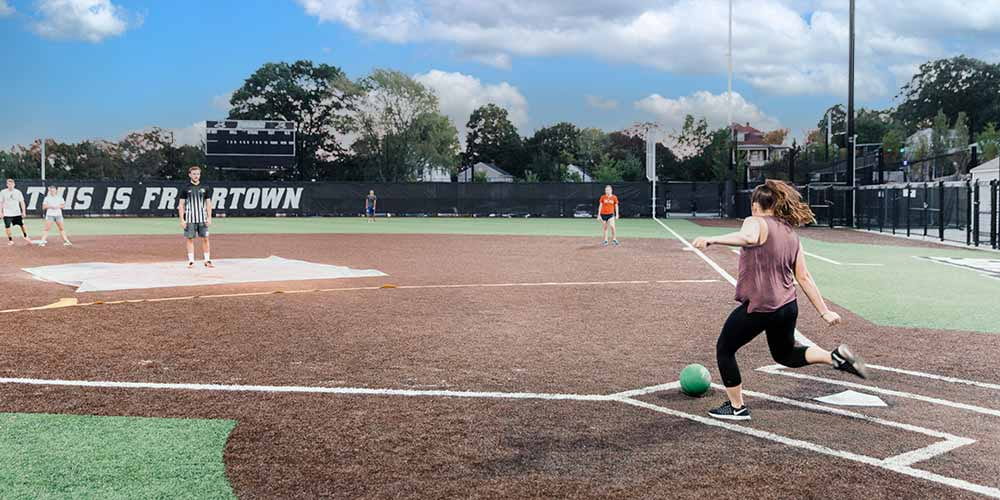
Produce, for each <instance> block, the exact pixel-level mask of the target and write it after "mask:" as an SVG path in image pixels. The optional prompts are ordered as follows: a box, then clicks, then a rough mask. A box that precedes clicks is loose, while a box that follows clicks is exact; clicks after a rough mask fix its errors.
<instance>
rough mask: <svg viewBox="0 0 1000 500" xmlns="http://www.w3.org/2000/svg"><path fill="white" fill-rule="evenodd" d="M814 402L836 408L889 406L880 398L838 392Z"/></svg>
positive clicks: (857, 393) (852, 392)
mask: <svg viewBox="0 0 1000 500" xmlns="http://www.w3.org/2000/svg"><path fill="white" fill-rule="evenodd" d="M814 399H815V400H816V401H820V402H823V403H827V404H831V405H838V406H889V405H887V404H885V401H882V398H880V397H878V396H873V395H871V394H863V393H860V392H855V391H844V392H838V393H837V394H831V395H829V396H823V397H819V398H814Z"/></svg>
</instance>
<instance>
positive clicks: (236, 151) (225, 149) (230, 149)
mask: <svg viewBox="0 0 1000 500" xmlns="http://www.w3.org/2000/svg"><path fill="white" fill-rule="evenodd" d="M295 132H296V125H295V122H286V121H271V120H208V121H206V122H205V161H206V163H207V164H209V165H211V166H214V167H229V168H273V167H289V166H293V165H294V164H295Z"/></svg>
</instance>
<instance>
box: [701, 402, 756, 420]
mask: <svg viewBox="0 0 1000 500" xmlns="http://www.w3.org/2000/svg"><path fill="white" fill-rule="evenodd" d="M708 414H709V415H710V416H713V417H715V418H720V419H722V420H750V408H747V405H746V404H744V405H743V408H733V404H732V403H730V402H729V401H726V402H725V403H722V406H720V407H718V408H716V409H714V410H709V411H708Z"/></svg>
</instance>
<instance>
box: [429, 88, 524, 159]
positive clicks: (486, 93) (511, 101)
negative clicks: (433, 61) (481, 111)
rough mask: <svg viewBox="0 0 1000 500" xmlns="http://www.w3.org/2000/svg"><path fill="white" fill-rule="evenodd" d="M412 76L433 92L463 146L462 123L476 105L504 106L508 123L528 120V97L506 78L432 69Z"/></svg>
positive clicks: (516, 125) (464, 122)
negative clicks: (495, 80) (486, 78)
mask: <svg viewBox="0 0 1000 500" xmlns="http://www.w3.org/2000/svg"><path fill="white" fill-rule="evenodd" d="M413 78H414V79H415V80H416V81H418V82H420V83H421V84H423V85H425V86H426V87H427V88H429V89H431V90H433V91H434V93H435V94H436V95H437V97H438V103H439V105H440V108H441V113H442V114H444V115H445V116H447V117H448V118H450V119H451V121H452V123H454V124H455V127H456V128H457V129H458V132H459V136H460V139H461V141H462V144H463V146H464V144H465V132H466V130H465V124H466V123H468V121H469V115H471V114H472V111H473V110H475V109H476V108H478V107H480V106H484V105H486V104H490V103H493V104H496V105H497V106H500V107H501V108H504V109H506V110H507V115H508V118H510V121H511V123H513V124H514V126H515V127H518V128H519V129H521V128H524V127H525V126H526V125H527V124H528V100H527V99H526V98H525V97H524V95H523V94H521V91H520V90H518V89H517V87H515V86H513V85H511V84H509V83H507V82H500V83H492V84H491V83H483V82H482V81H481V80H479V79H478V78H476V77H474V76H470V75H466V74H463V73H449V72H445V71H440V70H436V69H435V70H431V71H429V72H427V73H423V74H419V75H415V76H414V77H413Z"/></svg>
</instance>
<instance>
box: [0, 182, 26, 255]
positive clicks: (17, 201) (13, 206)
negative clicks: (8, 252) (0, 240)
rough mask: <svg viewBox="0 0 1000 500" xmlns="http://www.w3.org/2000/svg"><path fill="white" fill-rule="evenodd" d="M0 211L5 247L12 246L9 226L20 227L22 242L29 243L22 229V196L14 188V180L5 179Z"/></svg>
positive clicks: (0, 195) (0, 197) (24, 230)
mask: <svg viewBox="0 0 1000 500" xmlns="http://www.w3.org/2000/svg"><path fill="white" fill-rule="evenodd" d="M0 211H2V212H3V229H4V232H6V233H7V245H9V246H13V245H14V237H13V236H11V234H10V226H20V227H21V234H22V235H23V236H24V241H27V242H28V243H31V239H30V238H28V230H27V229H25V228H24V215H25V214H26V213H27V211H28V210H27V207H25V206H24V195H23V194H21V191H18V190H17V189H15V188H14V179H7V189H4V190H3V191H0Z"/></svg>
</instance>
